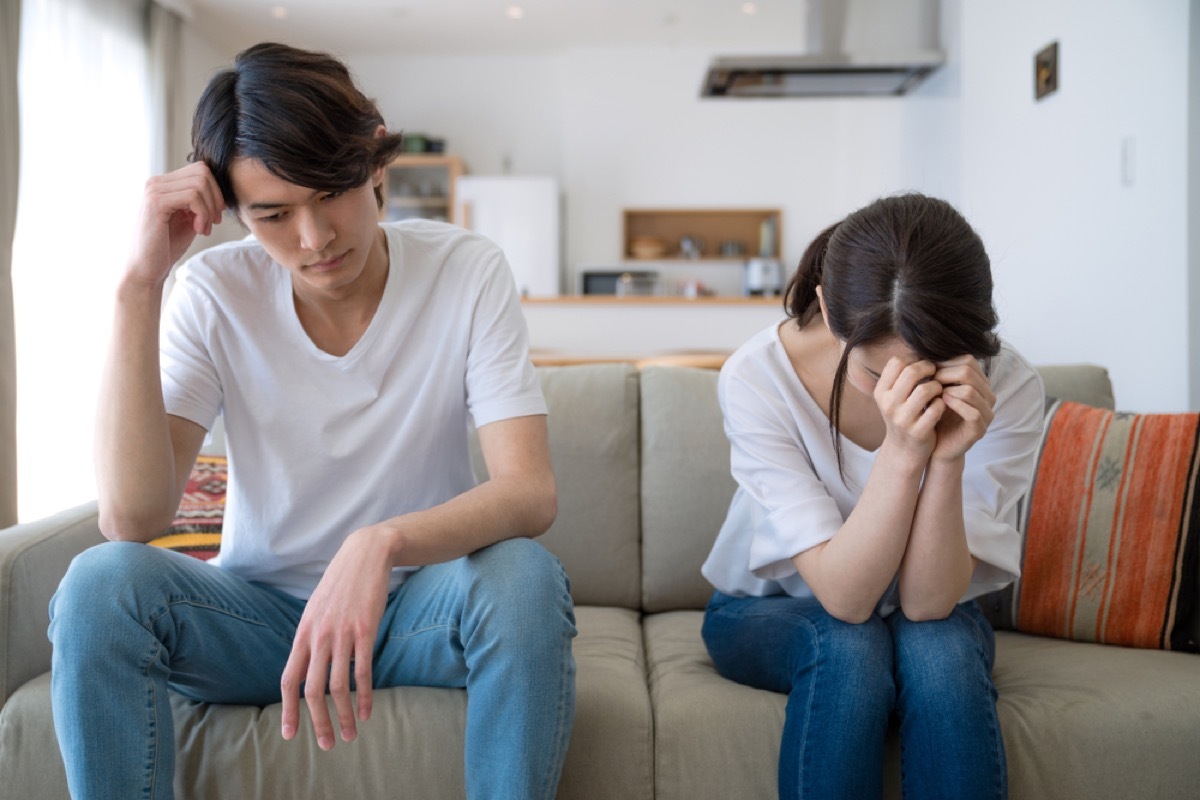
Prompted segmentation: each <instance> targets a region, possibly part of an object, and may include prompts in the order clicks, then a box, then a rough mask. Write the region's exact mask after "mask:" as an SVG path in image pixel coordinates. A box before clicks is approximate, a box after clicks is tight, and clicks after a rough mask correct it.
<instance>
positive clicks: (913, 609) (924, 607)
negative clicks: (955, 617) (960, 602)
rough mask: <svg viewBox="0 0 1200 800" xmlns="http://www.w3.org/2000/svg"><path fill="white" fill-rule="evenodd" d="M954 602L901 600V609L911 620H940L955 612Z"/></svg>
mask: <svg viewBox="0 0 1200 800" xmlns="http://www.w3.org/2000/svg"><path fill="white" fill-rule="evenodd" d="M955 605H956V603H954V602H942V603H931V602H928V601H925V602H920V603H916V602H909V603H905V602H903V601H901V603H900V611H901V612H903V613H904V616H905V617H906V618H907V619H908V620H909V621H911V622H938V621H939V620H943V619H946V618H947V617H949V616H950V615H951V614H952V613H954V606H955Z"/></svg>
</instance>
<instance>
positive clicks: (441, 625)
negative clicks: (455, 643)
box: [384, 622, 460, 642]
mask: <svg viewBox="0 0 1200 800" xmlns="http://www.w3.org/2000/svg"><path fill="white" fill-rule="evenodd" d="M443 629H444V630H448V631H453V632H454V634H455V635H460V631H459V627H458V626H457V625H455V624H453V623H451V622H434V623H431V624H429V625H426V626H425V627H423V628H416V629H414V630H411V631H405V632H404V633H398V634H396V635H394V636H393V635H390V634H389V635H388V636H385V637H384V638H385V639H386V640H387V641H389V642H391V641H397V640H400V639H410V638H412V637H413V636H417V635H419V634H422V633H432V632H434V631H439V630H443Z"/></svg>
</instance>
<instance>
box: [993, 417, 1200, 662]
mask: <svg viewBox="0 0 1200 800" xmlns="http://www.w3.org/2000/svg"><path fill="white" fill-rule="evenodd" d="M1198 433H1200V415H1198V414H1118V413H1114V412H1112V411H1108V410H1104V409H1098V408H1092V407H1090V406H1085V405H1080V404H1078V403H1070V402H1065V403H1064V402H1053V403H1051V404H1050V406H1049V412H1048V414H1047V424H1046V431H1045V434H1044V437H1043V444H1042V451H1041V455H1040V460H1039V464H1038V468H1037V476H1036V479H1035V483H1034V488H1033V491H1032V493H1031V495H1030V500H1029V503H1028V510H1027V513H1026V515H1025V520H1026V522H1025V540H1024V554H1023V557H1022V576H1021V578H1020V579H1019V580H1018V581H1017V582H1016V583H1015V584H1014V585H1013V586H1012V587H1010V588H1009V589H1008V590H1006V591H1004V592H1002V593H1001V595H1000V596H999V598H1000V599H999V600H992V602H993V603H994V604H995V605H994V608H995V610H998V611H999V612H1000V619H999V620H998V622H999V624H1000V626H1001V627H1014V628H1016V629H1017V630H1021V631H1025V632H1028V633H1036V634H1041V635H1045V636H1056V637H1061V638H1067V639H1076V640H1079V641H1088V642H1102V643H1108V644H1120V645H1127V646H1132V647H1154V648H1163V649H1173V650H1191V651H1196V650H1197V649H1198V646H1197V636H1196V628H1195V625H1194V621H1193V614H1194V613H1195V611H1196V608H1195V601H1196V593H1197V582H1198V580H1197V579H1198V567H1197V562H1198V560H1200V493H1198V492H1197V488H1198V483H1200V474H1198V473H1200V447H1198V442H1197V435H1198Z"/></svg>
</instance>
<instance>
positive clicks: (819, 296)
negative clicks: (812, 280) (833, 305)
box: [816, 284, 833, 333]
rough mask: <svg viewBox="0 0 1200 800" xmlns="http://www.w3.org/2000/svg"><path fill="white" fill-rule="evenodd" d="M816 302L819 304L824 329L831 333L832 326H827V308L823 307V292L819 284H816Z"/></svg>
mask: <svg viewBox="0 0 1200 800" xmlns="http://www.w3.org/2000/svg"><path fill="white" fill-rule="evenodd" d="M816 288H817V304H818V305H820V306H821V321H822V322H824V323H825V327H826V329H828V330H829V332H830V333H833V328H830V327H829V309H827V308H826V307H825V292H824V291H822V289H821V285H820V284H817V287H816Z"/></svg>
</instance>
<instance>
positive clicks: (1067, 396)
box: [1037, 364, 1115, 409]
mask: <svg viewBox="0 0 1200 800" xmlns="http://www.w3.org/2000/svg"><path fill="white" fill-rule="evenodd" d="M1037 371H1038V375H1040V376H1041V377H1042V386H1043V388H1044V389H1045V390H1046V396H1047V397H1057V398H1058V399H1060V400H1073V401H1075V402H1076V403H1086V404H1087V405H1089V406H1095V407H1096V408H1108V409H1112V408H1114V407H1115V405H1114V401H1113V389H1112V379H1111V378H1110V377H1109V375H1108V370H1107V369H1105V368H1104V367H1098V366H1096V365H1094V364H1048V365H1043V366H1040V367H1038V368H1037Z"/></svg>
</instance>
